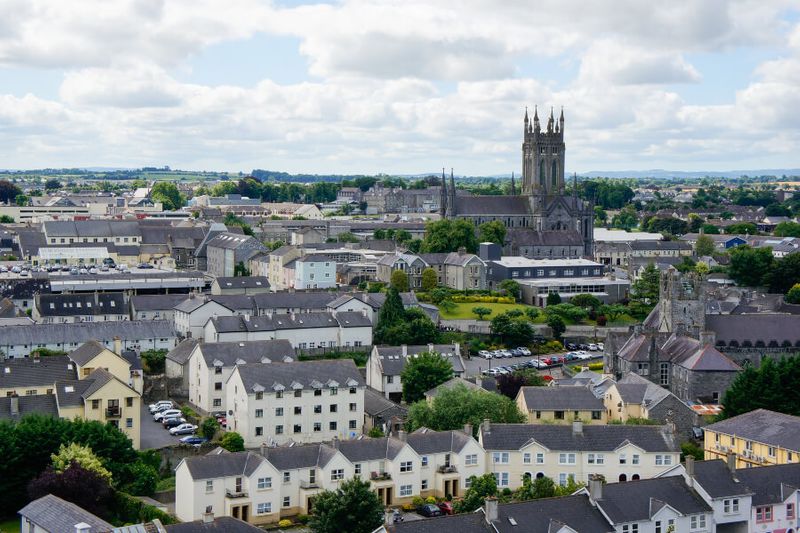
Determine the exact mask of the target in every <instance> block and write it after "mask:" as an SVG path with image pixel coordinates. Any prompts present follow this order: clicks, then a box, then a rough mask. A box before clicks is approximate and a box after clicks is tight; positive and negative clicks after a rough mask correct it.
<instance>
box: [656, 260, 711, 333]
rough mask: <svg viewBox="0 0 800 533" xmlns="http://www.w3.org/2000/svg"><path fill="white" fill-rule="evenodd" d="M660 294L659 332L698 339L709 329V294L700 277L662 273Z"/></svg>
mask: <svg viewBox="0 0 800 533" xmlns="http://www.w3.org/2000/svg"><path fill="white" fill-rule="evenodd" d="M658 292H659V300H658V311H659V312H658V314H659V323H658V331H659V332H663V333H678V334H682V335H689V336H691V337H694V338H696V339H699V338H700V334H701V333H702V332H704V331H705V329H706V291H705V288H704V287H703V281H702V279H701V278H700V276H698V275H697V274H695V273H693V272H692V273H689V274H684V275H682V274H681V273H680V272H678V271H677V270H675V269H673V268H668V269H667V270H664V271H662V272H661V286H660V287H659V291H658Z"/></svg>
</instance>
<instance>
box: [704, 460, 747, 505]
mask: <svg viewBox="0 0 800 533" xmlns="http://www.w3.org/2000/svg"><path fill="white" fill-rule="evenodd" d="M694 478H695V481H697V483H698V484H700V486H701V487H703V490H705V491H706V492H707V493H708V495H709V496H711V497H712V498H724V497H729V496H743V495H745V494H750V493H751V492H752V491H751V490H750V489H749V488H748V487H747V486H746V485H744V484H743V483H740V482H737V481H736V480H735V479H734V478H733V476H732V475H731V471H730V470H729V469H728V465H727V464H726V462H725V461H723V460H721V459H714V460H711V461H696V462H695V463H694Z"/></svg>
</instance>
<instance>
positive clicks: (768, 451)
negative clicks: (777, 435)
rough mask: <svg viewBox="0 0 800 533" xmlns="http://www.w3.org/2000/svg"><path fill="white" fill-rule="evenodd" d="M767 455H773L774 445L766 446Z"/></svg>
mask: <svg viewBox="0 0 800 533" xmlns="http://www.w3.org/2000/svg"><path fill="white" fill-rule="evenodd" d="M767 455H769V456H770V457H775V446H770V447H769V448H767Z"/></svg>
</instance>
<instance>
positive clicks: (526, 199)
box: [440, 110, 594, 258]
mask: <svg viewBox="0 0 800 533" xmlns="http://www.w3.org/2000/svg"><path fill="white" fill-rule="evenodd" d="M523 133H524V139H523V143H522V191H521V194H519V195H517V194H511V195H502V196H459V195H458V194H457V192H456V188H455V180H454V178H453V176H452V174H451V176H450V184H449V185H448V184H447V180H446V179H445V177H444V174H443V175H442V187H441V202H440V203H441V214H442V216H443V217H446V218H465V219H467V220H470V221H472V222H473V223H475V225H476V226H477V225H479V224H482V223H484V222H489V221H493V220H499V221H500V222H502V223H503V224H504V225H505V227H506V228H507V230H508V232H507V235H506V242H505V248H506V250H507V253H508V255H524V256H526V257H535V258H551V257H560V258H563V257H581V256H586V257H591V256H592V243H593V240H594V206H593V205H592V203H591V202H587V201H584V200H581V199H580V198H578V197H577V195H576V194H574V193H573V195H566V194H565V193H564V192H565V191H564V161H565V159H564V157H565V154H564V153H565V149H566V145H565V143H564V112H563V111H562V112H561V116H560V118H559V119H558V122H556V120H555V119H554V117H553V111H552V110H551V111H550V118H549V120H548V122H547V126H546V129H544V130H542V128H541V126H540V124H539V114H538V111H535V112H534V116H533V120H530V119H529V118H528V112H527V110H526V111H525V121H524V130H523ZM515 192H516V191H515V190H514V186H513V182H512V193H515ZM566 253H569V254H570V255H561V254H566Z"/></svg>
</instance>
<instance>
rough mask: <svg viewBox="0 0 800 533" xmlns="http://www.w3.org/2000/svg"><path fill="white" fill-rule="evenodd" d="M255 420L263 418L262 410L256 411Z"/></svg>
mask: <svg viewBox="0 0 800 533" xmlns="http://www.w3.org/2000/svg"><path fill="white" fill-rule="evenodd" d="M256 418H264V410H263V409H256Z"/></svg>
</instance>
